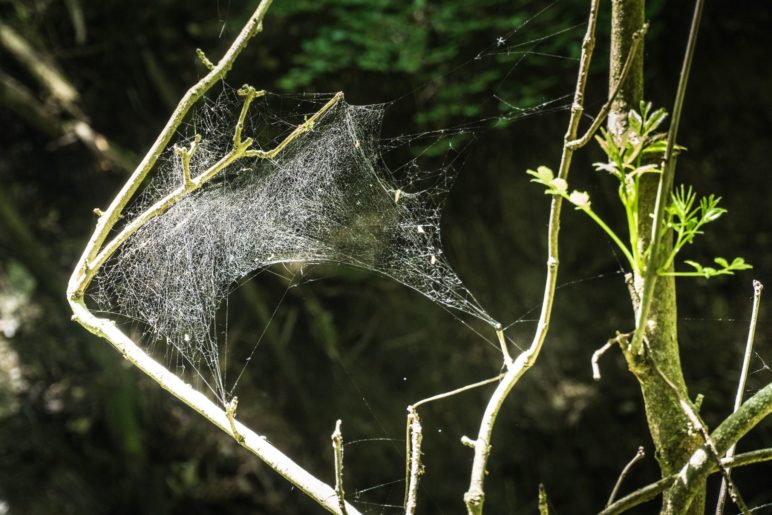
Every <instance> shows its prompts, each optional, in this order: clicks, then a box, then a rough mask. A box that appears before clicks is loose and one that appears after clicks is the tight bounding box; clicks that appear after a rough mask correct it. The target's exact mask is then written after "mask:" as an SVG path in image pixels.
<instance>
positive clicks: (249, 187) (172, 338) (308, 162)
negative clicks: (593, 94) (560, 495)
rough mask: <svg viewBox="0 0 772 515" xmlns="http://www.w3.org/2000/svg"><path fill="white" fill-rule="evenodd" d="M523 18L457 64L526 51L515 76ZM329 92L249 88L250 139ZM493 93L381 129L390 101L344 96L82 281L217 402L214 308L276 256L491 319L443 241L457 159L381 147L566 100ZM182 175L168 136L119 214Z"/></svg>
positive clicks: (229, 125)
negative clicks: (458, 118)
mask: <svg viewBox="0 0 772 515" xmlns="http://www.w3.org/2000/svg"><path fill="white" fill-rule="evenodd" d="M539 15H541V12H539V13H537V15H536V16H534V17H537V16H539ZM530 22H531V20H530V19H529V20H527V21H526V22H525V24H528V23H530ZM525 24H524V25H525ZM519 28H520V27H513V28H512V30H510V31H507V32H505V33H502V34H501V36H500V37H499V38H496V39H495V40H492V41H491V43H490V45H489V46H487V47H485V48H483V49H482V50H477V51H475V52H473V53H472V54H470V61H469V62H468V63H464V64H462V65H461V66H460V67H459V69H454V70H453V71H452V73H459V72H463V69H464V68H465V67H466V66H467V65H469V63H471V62H472V61H474V62H480V61H485V60H486V59H490V60H495V59H497V57H500V56H502V55H504V54H507V55H509V54H513V53H514V54H517V53H522V57H518V59H517V60H515V61H514V62H513V63H511V64H510V65H509V66H510V68H509V69H508V73H507V75H506V78H505V79H506V80H512V77H513V76H512V73H511V72H512V71H513V70H514V69H515V68H517V66H518V65H519V64H520V63H521V62H522V58H524V57H525V56H531V55H536V54H537V53H538V52H537V50H538V45H539V44H540V43H541V42H542V41H543V40H544V39H545V38H549V37H550V36H549V34H548V35H547V36H543V35H542V36H539V39H537V40H532V41H519V40H518V37H517V36H518V30H519ZM575 28H576V27H573V26H571V27H568V29H566V28H561V29H559V30H558V31H557V32H553V33H552V34H553V35H558V34H561V33H562V32H563V31H565V30H572V29H575ZM552 57H560V58H564V57H565V56H552ZM220 89H221V91H220V92H219V93H217V94H214V95H213V96H211V97H209V98H205V99H203V100H202V101H201V103H200V105H199V107H198V109H197V111H196V112H195V113H194V114H193V115H192V116H191V118H190V121H189V122H187V123H186V124H185V125H184V126H183V128H181V129H180V131H179V134H178V137H177V139H176V142H175V143H176V145H178V146H179V147H188V146H189V145H190V144H191V143H192V141H193V140H194V136H195V135H200V136H201V142H200V144H199V145H198V147H197V150H196V152H195V153H194V155H193V157H192V159H191V161H190V172H191V176H192V177H194V178H195V177H197V176H198V175H199V174H201V173H203V172H204V171H205V170H207V169H209V168H210V167H211V166H212V165H214V164H215V163H217V161H218V160H220V159H221V158H222V157H223V156H224V155H225V154H226V153H227V152H228V151H229V150H230V149H231V148H232V146H233V141H232V140H233V133H234V127H235V125H236V121H237V119H238V116H239V112H240V110H241V107H242V105H243V98H242V97H240V96H238V95H237V94H236V91H235V89H233V88H231V87H230V86H227V85H222V87H221V88H220ZM330 98H331V95H327V96H325V95H301V96H295V97H289V96H281V95H276V94H271V93H269V94H266V95H265V96H262V97H260V98H257V99H256V100H255V101H254V102H253V103H252V105H251V106H250V109H249V112H248V116H247V118H246V120H245V124H244V130H243V134H244V137H251V138H254V144H253V145H252V148H253V149H261V150H270V149H272V148H274V147H276V145H277V144H279V143H280V142H281V141H282V140H283V139H284V138H285V137H286V136H287V135H288V134H290V133H291V132H292V131H293V130H294V129H295V128H296V127H297V126H298V125H300V124H302V123H303V122H304V120H306V119H307V118H308V117H310V116H312V115H313V114H314V113H315V112H317V111H318V110H319V109H320V108H321V107H322V106H323V105H324V104H325V103H326V102H328V101H329V100H330ZM490 98H491V101H494V102H496V103H497V104H501V105H502V107H503V109H502V110H500V112H498V113H497V114H495V115H494V116H492V117H484V118H477V119H476V120H472V121H470V122H468V123H463V124H462V125H458V126H456V127H454V128H451V129H444V130H440V131H432V132H423V133H418V134H407V135H405V134H403V135H400V136H397V137H393V138H388V139H385V138H383V137H382V136H381V123H382V120H383V116H384V112H385V110H386V109H387V108H388V107H389V105H390V104H378V105H367V106H355V105H351V104H348V103H347V102H345V101H340V102H338V103H336V104H335V105H334V106H333V107H332V108H331V109H329V110H328V111H326V112H325V114H324V115H323V116H321V118H319V119H318V120H317V121H316V123H315V124H314V126H313V129H312V130H311V131H309V132H306V133H304V134H301V135H300V136H299V137H297V138H296V139H294V140H293V141H292V142H291V143H290V144H289V145H288V146H287V147H286V148H284V149H283V150H282V151H281V152H280V153H278V154H277V155H276V156H275V157H274V158H273V159H259V158H249V159H240V160H238V161H237V162H235V163H234V164H232V165H231V166H229V167H227V168H226V169H225V170H223V171H222V172H221V173H220V174H219V175H217V177H216V178H215V179H213V180H212V181H210V182H209V183H207V184H206V185H205V186H204V187H202V188H201V189H199V190H197V191H195V192H193V193H191V194H188V195H186V196H184V197H183V198H182V199H181V200H179V201H178V202H176V203H175V204H174V205H172V206H171V207H170V208H169V209H168V210H166V211H165V212H163V213H162V214H161V215H160V216H157V217H155V218H153V219H151V220H150V221H149V222H147V223H146V224H145V225H143V226H142V228H141V229H139V230H138V231H137V232H136V233H134V234H133V235H132V236H131V237H129V238H128V240H127V241H125V242H124V243H123V244H122V245H121V247H120V248H119V250H118V251H117V252H116V253H115V254H114V255H113V257H112V258H111V259H110V260H109V261H108V262H107V263H106V264H105V265H104V266H103V268H102V269H101V270H100V272H99V274H98V276H97V277H96V279H95V281H94V283H93V286H92V287H91V289H90V292H89V293H90V294H91V295H92V297H93V299H94V300H95V301H96V304H97V305H98V307H99V309H100V310H102V311H104V312H107V313H111V314H113V315H117V316H118V317H120V318H122V319H125V320H130V321H133V322H135V323H137V325H138V326H139V327H140V328H141V330H142V331H143V332H144V337H143V338H142V341H145V342H153V343H157V344H161V345H163V346H165V347H164V348H165V349H166V354H167V355H168V356H171V357H172V359H174V360H176V363H175V364H176V365H177V366H179V367H180V368H186V369H191V370H193V371H194V372H195V373H196V374H197V375H198V376H199V377H200V379H201V380H202V381H204V382H205V383H206V385H207V386H208V387H209V388H210V389H211V390H212V392H213V393H214V394H215V396H216V397H217V398H218V399H219V400H220V401H221V402H222V403H226V402H227V401H228V400H229V397H230V395H231V392H232V390H233V388H234V387H235V385H234V384H226V379H225V374H224V360H225V356H224V355H223V354H224V349H223V345H224V342H222V341H220V340H222V336H221V335H220V332H219V331H218V327H217V313H218V309H219V307H220V306H221V304H222V303H223V301H224V300H225V299H227V297H228V295H229V293H230V292H232V291H233V289H234V288H236V287H237V286H238V285H239V284H240V283H241V282H243V281H245V280H247V279H249V278H250V277H253V276H254V275H256V274H258V273H260V272H262V271H266V270H268V271H273V270H275V266H276V265H282V264H284V265H292V266H293V269H295V270H297V269H300V270H307V269H308V268H309V267H312V266H313V265H316V264H321V263H336V264H343V265H348V266H353V267H358V268H362V269H365V270H370V271H373V272H377V273H380V274H383V275H385V276H387V277H390V278H391V279H393V280H395V281H397V282H399V283H401V284H403V285H405V286H407V287H409V288H411V289H413V290H415V291H416V292H417V293H420V294H422V295H424V296H425V297H427V298H428V299H430V300H432V301H433V302H435V303H436V304H438V305H440V306H442V307H444V308H446V309H448V310H449V311H451V312H452V313H454V314H455V315H457V316H458V317H459V318H467V319H468V318H470V317H471V318H476V319H478V320H480V321H482V322H483V323H484V324H488V325H490V326H493V327H497V326H498V322H497V321H496V320H494V318H493V317H492V316H491V315H490V314H489V313H488V311H487V310H486V309H485V308H484V307H483V306H482V305H481V304H480V302H478V301H477V299H476V298H475V296H474V295H473V294H472V293H471V292H470V291H469V289H467V287H466V286H465V284H464V282H463V281H462V279H461V278H460V277H459V275H458V274H457V273H456V272H455V271H454V269H453V268H452V266H451V263H450V262H449V260H448V258H447V256H446V255H445V252H444V251H443V246H442V241H441V231H440V220H441V215H442V211H441V209H442V205H443V201H444V199H445V195H446V193H447V192H448V190H449V188H450V186H451V184H452V182H453V179H454V177H455V170H454V167H453V163H450V162H446V163H445V165H444V166H441V167H439V168H435V169H432V170H428V171H427V170H424V169H422V168H421V167H420V166H418V165H417V163H418V160H417V159H415V158H412V159H408V160H407V161H406V162H404V163H403V164H402V165H399V164H398V165H397V166H394V167H393V169H389V167H387V166H386V165H385V163H384V159H383V156H382V153H384V152H389V151H391V150H393V149H394V148H400V147H406V146H407V147H411V151H412V153H413V154H415V153H416V149H417V148H424V149H429V148H432V146H433V145H434V146H436V145H437V144H438V143H439V144H441V145H446V146H447V147H452V144H453V143H452V142H453V141H454V140H453V137H454V136H457V135H459V134H469V133H474V132H475V131H478V130H480V129H481V128H487V127H491V126H494V125H495V124H496V123H498V122H499V121H505V122H509V121H511V120H513V119H519V118H525V117H530V116H533V115H538V114H543V113H545V112H548V111H551V110H562V109H565V108H566V107H567V105H568V100H569V98H568V96H555V97H549V98H545V99H544V101H543V102H542V103H540V104H538V105H531V106H526V107H520V106H515V105H511V104H509V103H508V102H507V101H505V100H504V99H503V98H501V97H499V96H498V94H497V92H495V91H494V92H491V96H490ZM398 100H399V99H397V101H398ZM182 181H183V170H182V163H181V160H180V158H179V156H178V155H176V154H175V152H174V150H173V149H171V148H170V149H168V150H167V151H166V152H165V153H164V154H163V155H162V156H161V158H160V159H159V162H158V165H157V166H156V170H155V171H154V176H153V179H152V180H151V181H150V182H149V184H147V186H146V187H145V188H144V190H143V192H142V193H141V194H140V195H139V197H138V198H137V199H136V200H135V201H134V202H133V203H132V204H131V205H130V206H129V208H128V209H127V211H126V213H125V215H124V218H123V220H124V223H126V224H128V223H130V222H131V221H132V220H133V219H135V218H136V217H137V216H139V215H140V214H141V213H143V212H144V211H145V210H147V209H148V208H149V207H150V206H152V205H153V204H154V203H156V202H157V201H158V200H159V199H162V198H163V197H164V196H166V195H168V194H169V193H170V192H172V191H174V190H175V189H177V188H179V187H180V185H181V184H182ZM118 229H119V230H120V227H119V228H118ZM253 353H254V349H253Z"/></svg>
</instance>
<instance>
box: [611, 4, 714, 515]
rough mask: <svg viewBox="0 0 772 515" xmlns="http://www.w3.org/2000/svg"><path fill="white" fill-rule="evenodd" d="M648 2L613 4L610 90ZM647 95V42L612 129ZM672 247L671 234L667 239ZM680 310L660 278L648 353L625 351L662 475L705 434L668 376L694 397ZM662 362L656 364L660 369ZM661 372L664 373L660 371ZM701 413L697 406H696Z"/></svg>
mask: <svg viewBox="0 0 772 515" xmlns="http://www.w3.org/2000/svg"><path fill="white" fill-rule="evenodd" d="M644 5H645V0H613V1H612V3H611V7H612V13H611V17H612V19H611V24H612V25H611V51H610V66H609V70H610V74H609V90H612V89H613V88H614V87H615V86H616V83H617V82H618V79H619V76H620V74H621V70H622V67H623V65H624V62H625V59H626V57H627V54H628V52H629V49H630V45H631V43H632V36H633V34H634V33H635V31H636V30H638V29H639V28H640V27H641V26H642V25H643V23H644V21H645V19H644ZM642 99H643V45H640V46H639V49H638V55H637V56H636V60H635V62H634V64H633V66H632V68H631V69H630V71H629V73H628V76H627V78H626V80H625V82H624V83H623V84H622V87H621V89H620V92H619V94H618V96H617V98H616V99H615V101H614V103H613V105H612V109H611V113H610V115H609V129H610V130H611V131H612V132H615V133H619V132H621V131H623V130H624V129H625V123H626V117H627V113H628V111H629V110H630V109H633V108H637V107H638V104H639V102H640V101H641V100H642ZM658 180H659V177H658V176H655V175H654V174H647V175H645V176H644V177H642V179H641V187H640V197H639V210H638V220H639V227H638V234H640V235H641V236H640V240H639V241H638V242H637V244H638V247H639V250H641V251H644V250H645V249H646V248H647V247H648V245H649V243H650V240H651V226H652V219H651V215H652V213H653V212H654V205H655V202H656V197H657V183H658ZM665 239H666V240H667V242H668V243H666V245H668V246H669V245H670V244H671V243H672V242H671V241H670V238H668V237H666V238H665ZM642 291H643V278H642V277H639V276H637V277H634V278H633V295H632V297H633V307H634V309H635V311H636V312H637V310H638V303H637V299H639V298H640V296H641V292H642ZM677 320H678V319H677V309H676V294H675V281H674V278H673V277H667V276H663V277H658V278H657V281H656V284H655V289H654V296H653V300H652V303H651V308H650V312H649V317H648V320H647V330H646V335H645V339H646V346H645V347H644V353H643V354H642V355H637V354H633V353H631V352H629V351H628V350H627V349H623V351H624V354H625V358H626V360H627V363H628V367H629V368H630V371H631V372H632V373H633V375H634V376H635V377H636V379H637V380H638V382H639V384H640V387H641V393H642V395H643V401H644V405H645V409H646V419H647V422H648V426H649V431H650V433H651V437H652V440H653V443H654V447H655V453H656V457H657V461H658V462H659V466H660V470H661V473H662V476H663V477H665V476H668V475H671V474H674V473H676V472H678V470H679V469H680V468H681V466H682V465H683V464H684V463H685V462H686V460H687V459H688V458H689V456H690V455H691V453H692V452H693V451H694V450H695V449H697V448H698V447H699V446H700V445H701V444H702V438H701V437H700V435H699V433H697V432H696V430H695V429H694V428H693V427H692V426H691V424H690V423H689V420H688V418H687V416H686V414H685V413H684V412H683V410H682V409H681V407H680V406H679V401H678V396H677V395H676V394H675V392H673V389H672V387H671V386H670V385H669V384H668V382H667V381H666V380H665V379H664V378H663V377H662V376H663V375H664V376H665V377H667V379H668V380H669V381H670V382H671V383H672V384H673V385H674V386H675V387H676V388H678V390H680V395H681V397H682V398H686V399H688V398H689V397H688V391H687V387H686V383H685V381H684V377H683V371H682V368H681V360H680V356H679V348H678V335H677ZM655 366H656V368H655ZM657 370H659V372H658V371H657ZM695 411H696V410H695ZM704 504H705V494H704V489H703V492H702V493H701V494H700V495H699V496H697V497H695V501H694V502H693V503H692V505H691V508H690V511H689V513H690V514H698V513H699V514H702V513H703V512H704Z"/></svg>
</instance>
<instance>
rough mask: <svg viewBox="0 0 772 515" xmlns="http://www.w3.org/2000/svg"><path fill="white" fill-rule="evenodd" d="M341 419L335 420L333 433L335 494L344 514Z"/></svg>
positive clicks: (344, 496)
mask: <svg viewBox="0 0 772 515" xmlns="http://www.w3.org/2000/svg"><path fill="white" fill-rule="evenodd" d="M340 424H341V421H340V419H338V421H337V422H335V431H333V433H332V437H331V440H332V452H333V455H334V460H335V496H336V497H337V499H338V508H339V509H340V512H341V513H342V514H343V515H347V513H346V492H345V491H344V490H343V433H342V432H341V430H340Z"/></svg>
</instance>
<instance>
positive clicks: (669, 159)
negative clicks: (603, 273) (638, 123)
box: [630, 0, 704, 354]
mask: <svg viewBox="0 0 772 515" xmlns="http://www.w3.org/2000/svg"><path fill="white" fill-rule="evenodd" d="M703 3H704V2H703V0H697V2H696V4H695V7H694V16H693V17H692V25H691V28H690V29H689V40H688V42H687V44H686V53H685V55H684V61H683V65H682V67H681V75H680V78H679V81H678V90H677V91H676V98H675V102H674V105H673V112H672V119H671V122H670V129H669V130H668V133H667V147H666V148H665V156H664V158H663V160H662V161H663V162H662V175H661V176H660V179H659V185H658V188H657V200H656V203H655V207H654V218H653V222H652V224H653V225H652V230H651V242H650V244H649V249H650V250H649V257H648V260H647V262H646V275H645V277H644V281H643V294H642V295H641V305H640V307H639V309H638V316H637V319H636V327H635V333H634V334H633V341H632V344H631V349H630V350H631V352H632V353H633V354H635V353H640V352H641V351H642V346H641V342H642V341H643V336H644V333H645V331H646V322H647V319H648V317H649V309H650V308H651V302H652V296H653V293H654V286H655V284H656V282H657V269H658V268H659V260H660V257H661V252H660V243H661V242H662V240H663V237H662V236H663V233H664V232H665V231H666V228H665V227H664V223H663V220H664V214H665V206H666V205H667V204H668V202H669V201H670V192H671V190H672V188H673V176H674V175H675V155H674V151H675V143H676V138H677V136H678V126H679V124H680V122H681V111H682V110H683V105H684V98H685V97H686V86H687V84H688V82H689V72H690V70H691V67H692V59H693V57H694V49H695V47H696V45H697V33H698V31H699V26H700V19H701V18H702V6H703Z"/></svg>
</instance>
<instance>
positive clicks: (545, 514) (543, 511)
mask: <svg viewBox="0 0 772 515" xmlns="http://www.w3.org/2000/svg"><path fill="white" fill-rule="evenodd" d="M539 515H550V505H549V499H547V489H546V488H544V483H539Z"/></svg>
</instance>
